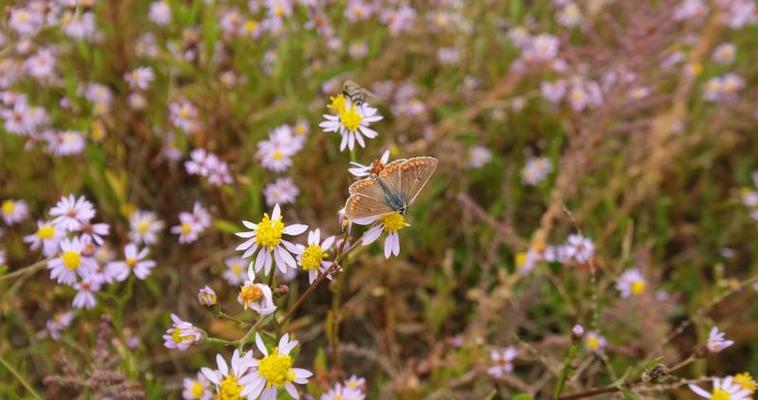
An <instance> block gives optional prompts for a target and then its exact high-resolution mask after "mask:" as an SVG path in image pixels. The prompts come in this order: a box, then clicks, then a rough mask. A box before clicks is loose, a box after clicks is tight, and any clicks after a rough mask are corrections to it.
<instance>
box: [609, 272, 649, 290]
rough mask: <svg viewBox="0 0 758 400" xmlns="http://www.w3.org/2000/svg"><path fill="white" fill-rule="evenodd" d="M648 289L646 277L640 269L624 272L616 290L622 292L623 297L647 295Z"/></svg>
mask: <svg viewBox="0 0 758 400" xmlns="http://www.w3.org/2000/svg"><path fill="white" fill-rule="evenodd" d="M646 287H647V283H646V282H645V277H644V276H643V275H642V273H641V272H640V270H639V269H638V268H632V269H629V270H626V271H624V273H623V274H621V276H620V277H619V279H618V280H617V281H616V289H617V290H618V291H619V292H621V297H629V296H639V295H641V294H642V293H645V289H646Z"/></svg>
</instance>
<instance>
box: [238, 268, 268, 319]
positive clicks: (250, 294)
mask: <svg viewBox="0 0 758 400" xmlns="http://www.w3.org/2000/svg"><path fill="white" fill-rule="evenodd" d="M237 301H238V302H239V303H240V304H242V308H244V309H245V310H247V309H248V308H252V309H253V310H254V311H255V312H257V313H258V314H260V315H268V314H271V313H272V312H274V311H276V305H274V300H273V293H272V292H271V288H270V287H268V285H264V284H262V283H255V271H253V267H252V265H251V266H249V267H248V270H247V280H246V281H245V283H244V284H243V285H242V287H240V292H239V294H238V295H237Z"/></svg>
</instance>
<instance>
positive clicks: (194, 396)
mask: <svg viewBox="0 0 758 400" xmlns="http://www.w3.org/2000/svg"><path fill="white" fill-rule="evenodd" d="M210 384H211V383H210V381H208V378H206V377H205V375H203V373H202V372H198V374H197V376H196V377H195V378H184V380H183V381H182V386H183V387H184V390H182V398H183V399H184V400H211V399H212V398H213V392H212V391H211V390H210Z"/></svg>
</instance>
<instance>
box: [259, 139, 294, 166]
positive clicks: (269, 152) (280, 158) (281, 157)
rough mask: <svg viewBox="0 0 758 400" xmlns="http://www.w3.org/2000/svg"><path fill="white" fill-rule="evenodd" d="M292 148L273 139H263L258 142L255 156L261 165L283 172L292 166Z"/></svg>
mask: <svg viewBox="0 0 758 400" xmlns="http://www.w3.org/2000/svg"><path fill="white" fill-rule="evenodd" d="M293 154H294V152H293V151H292V148H288V147H287V146H286V145H284V144H282V143H280V142H275V141H273V140H263V141H261V142H258V151H257V152H256V153H255V156H256V157H257V158H258V159H259V160H261V165H263V167H265V168H266V169H269V170H271V171H274V172H284V171H286V170H287V169H288V168H289V167H291V166H292V155H293Z"/></svg>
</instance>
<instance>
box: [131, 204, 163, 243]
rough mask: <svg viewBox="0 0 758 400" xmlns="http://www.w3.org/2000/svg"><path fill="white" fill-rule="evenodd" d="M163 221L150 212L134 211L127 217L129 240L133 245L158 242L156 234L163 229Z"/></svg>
mask: <svg viewBox="0 0 758 400" xmlns="http://www.w3.org/2000/svg"><path fill="white" fill-rule="evenodd" d="M163 226H164V225H163V221H161V220H159V219H158V216H157V215H156V214H155V213H154V212H152V211H135V212H134V213H133V214H132V215H131V217H129V228H130V230H129V240H131V241H132V242H133V243H135V244H140V243H144V244H154V243H157V242H158V232H159V231H160V230H161V229H163Z"/></svg>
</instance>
